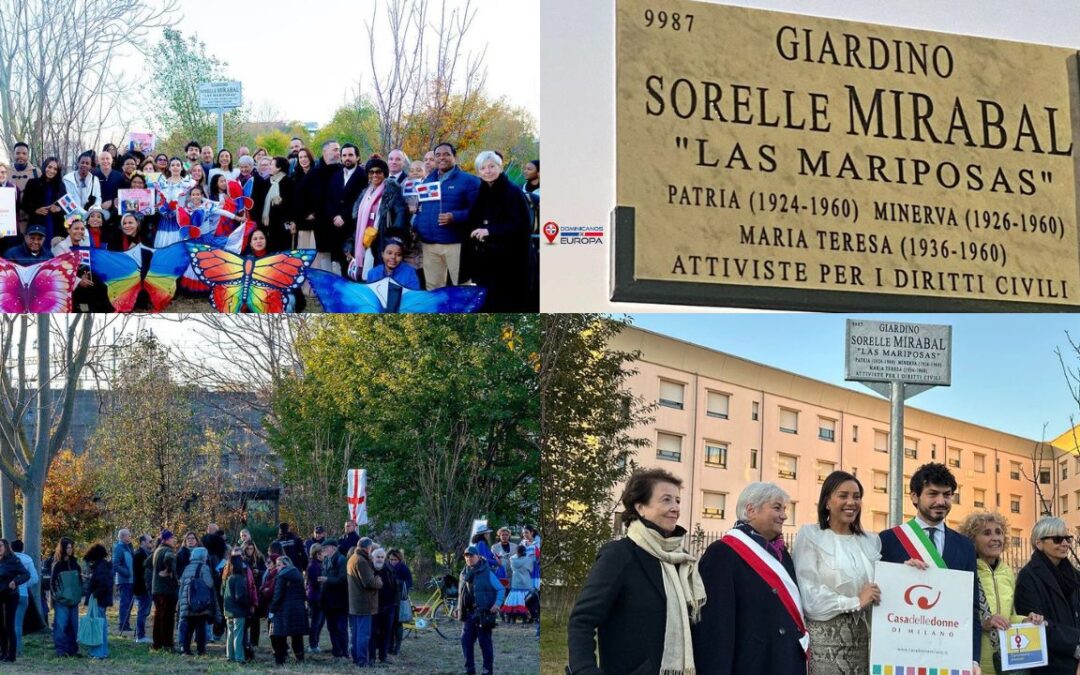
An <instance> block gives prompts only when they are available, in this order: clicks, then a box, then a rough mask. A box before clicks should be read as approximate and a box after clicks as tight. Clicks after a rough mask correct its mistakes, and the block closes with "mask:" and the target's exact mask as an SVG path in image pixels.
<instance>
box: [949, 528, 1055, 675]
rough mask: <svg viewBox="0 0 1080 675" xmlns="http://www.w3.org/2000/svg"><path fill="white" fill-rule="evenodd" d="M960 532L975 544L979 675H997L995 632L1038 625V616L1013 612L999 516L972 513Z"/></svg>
mask: <svg viewBox="0 0 1080 675" xmlns="http://www.w3.org/2000/svg"><path fill="white" fill-rule="evenodd" d="M960 531H961V532H963V533H964V534H965V535H967V537H968V539H970V540H971V543H972V544H974V545H975V555H977V556H978V560H976V561H975V565H976V568H977V569H978V575H979V596H978V602H979V612H980V614H981V618H982V662H981V663H980V665H981V666H982V672H983V675H997V674H998V673H1000V672H1001V645H1000V644H999V643H998V637H999V636H998V630H1008V628H1009V625H1010V624H1014V623H1022V622H1025V621H1027V622H1030V623H1035V624H1038V623H1042V619H1043V618H1042V616H1041V615H1039V614H1037V613H1036V612H1031V613H1030V614H1028V615H1027V616H1021V615H1019V614H1017V613H1016V612H1015V611H1014V610H1013V594H1014V592H1015V590H1016V576H1015V575H1014V573H1013V569H1012V568H1011V567H1009V564H1008V563H1007V562H1005V561H1004V560H1003V559H1002V557H1001V554H1002V553H1003V552H1004V551H1005V533H1006V532H1008V531H1009V526H1008V523H1006V522H1005V517H1004V516H1003V515H1001V514H1000V513H996V512H995V513H991V512H989V511H976V512H975V513H972V514H970V515H969V516H968V517H967V518H965V519H964V524H963V525H961V526H960Z"/></svg>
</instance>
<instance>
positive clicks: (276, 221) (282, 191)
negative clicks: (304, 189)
mask: <svg viewBox="0 0 1080 675" xmlns="http://www.w3.org/2000/svg"><path fill="white" fill-rule="evenodd" d="M272 171H273V173H272V174H271V175H270V181H269V189H268V190H267V195H266V204H265V205H264V208H263V211H262V212H260V213H258V214H256V216H258V222H259V224H260V225H262V227H263V228H264V229H265V230H266V238H267V245H266V247H267V250H269V251H270V252H271V253H277V252H279V251H287V250H289V249H291V248H292V247H293V246H292V239H293V235H292V231H291V230H290V227H289V226H290V224H291V223H292V222H293V195H294V193H295V188H294V186H293V180H292V178H290V177H289V160H287V159H285V158H284V157H275V158H274V168H273V169H272ZM275 185H276V187H275ZM264 213H265V214H266V215H265V217H264V216H263V214H264Z"/></svg>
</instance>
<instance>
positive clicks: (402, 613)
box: [398, 593, 413, 623]
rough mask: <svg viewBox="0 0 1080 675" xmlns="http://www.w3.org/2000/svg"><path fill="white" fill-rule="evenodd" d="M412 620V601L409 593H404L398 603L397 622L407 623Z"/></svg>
mask: <svg viewBox="0 0 1080 675" xmlns="http://www.w3.org/2000/svg"><path fill="white" fill-rule="evenodd" d="M412 620H413V616H412V602H411V601H410V600H409V594H408V593H405V597H403V598H402V599H401V602H400V603H398V623H407V622H409V621H412Z"/></svg>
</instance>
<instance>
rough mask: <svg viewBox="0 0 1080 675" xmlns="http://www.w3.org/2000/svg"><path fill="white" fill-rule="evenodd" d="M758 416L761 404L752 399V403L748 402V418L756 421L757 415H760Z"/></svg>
mask: <svg viewBox="0 0 1080 675" xmlns="http://www.w3.org/2000/svg"><path fill="white" fill-rule="evenodd" d="M760 416H761V404H760V403H758V402H757V401H754V402H753V403H751V404H750V419H752V420H754V421H755V422H757V421H758V417H760Z"/></svg>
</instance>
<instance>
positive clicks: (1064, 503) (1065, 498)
mask: <svg viewBox="0 0 1080 675" xmlns="http://www.w3.org/2000/svg"><path fill="white" fill-rule="evenodd" d="M1058 501H1059V502H1060V503H1061V512H1062V513H1068V512H1069V495H1061V497H1059V498H1058Z"/></svg>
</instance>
